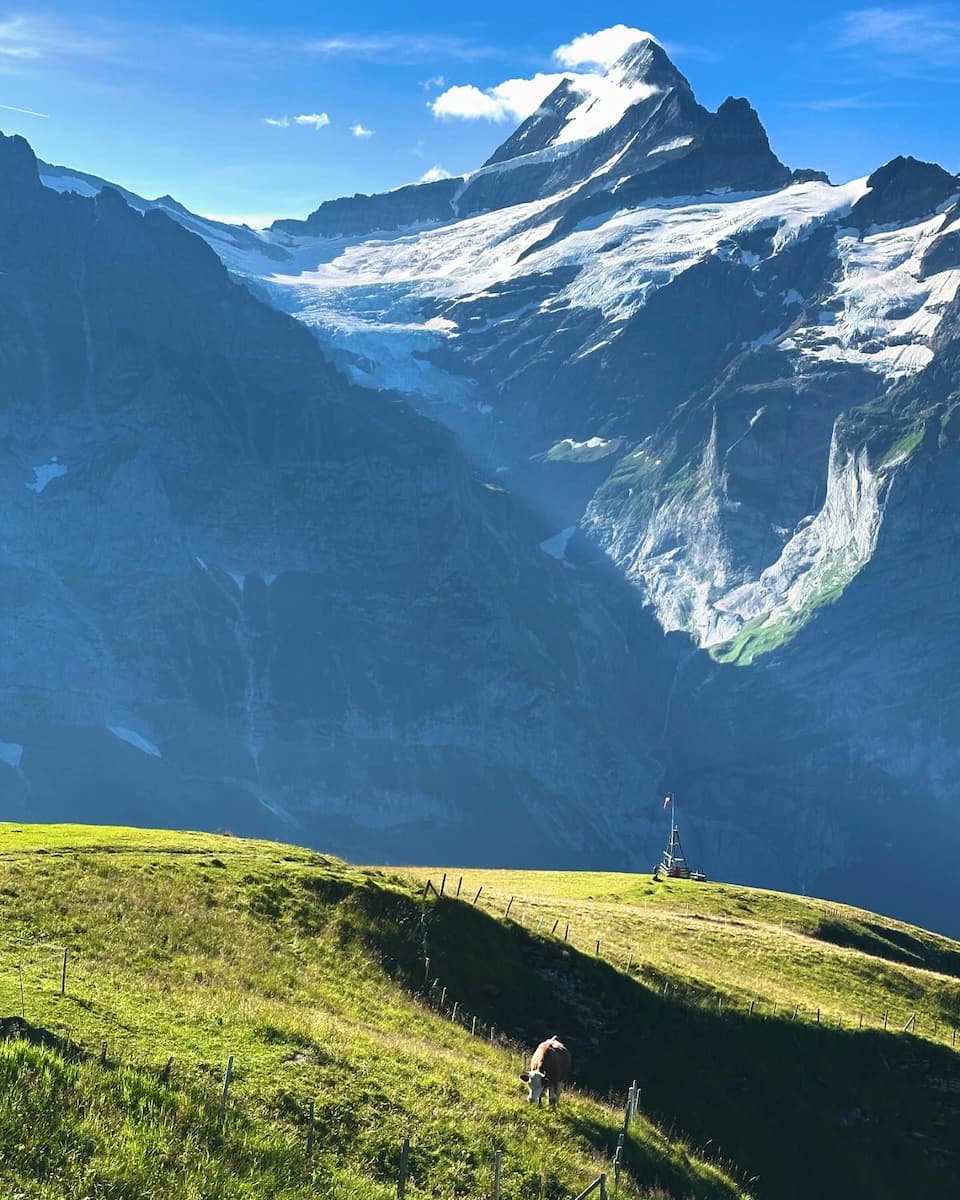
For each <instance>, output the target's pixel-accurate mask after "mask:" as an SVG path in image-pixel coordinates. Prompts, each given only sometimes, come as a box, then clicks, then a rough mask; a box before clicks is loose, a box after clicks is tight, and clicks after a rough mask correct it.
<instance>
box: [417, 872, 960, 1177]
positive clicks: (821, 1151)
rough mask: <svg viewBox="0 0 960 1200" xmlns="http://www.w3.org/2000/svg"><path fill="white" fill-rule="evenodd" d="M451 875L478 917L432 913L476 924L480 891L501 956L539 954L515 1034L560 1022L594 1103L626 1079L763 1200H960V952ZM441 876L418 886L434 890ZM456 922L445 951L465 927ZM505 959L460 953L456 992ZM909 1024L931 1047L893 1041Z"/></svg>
mask: <svg viewBox="0 0 960 1200" xmlns="http://www.w3.org/2000/svg"><path fill="white" fill-rule="evenodd" d="M446 871H447V876H448V887H450V886H452V887H453V889H454V890H455V888H456V886H457V883H458V882H459V879H460V876H461V874H462V875H463V884H462V892H461V894H462V895H463V896H466V897H467V902H466V904H465V905H464V904H457V903H451V902H449V901H447V902H438V905H437V908H438V912H445V913H454V912H455V911H456V910H457V909H462V908H467V909H470V908H471V902H472V901H473V898H474V896H475V895H476V891H477V889H478V888H479V887H481V886H482V888H483V891H482V893H481V895H480V899H479V902H478V905H477V907H478V908H485V909H486V916H487V917H493V918H494V919H495V921H496V922H497V924H499V925H500V926H501V928H502V929H504V930H509V931H510V932H511V933H512V937H511V938H505V939H504V940H505V942H506V945H507V946H515V947H517V946H519V947H532V949H529V950H527V951H526V953H527V954H528V955H532V956H533V957H534V958H535V959H536V958H537V957H540V962H541V964H542V973H543V974H544V975H545V976H546V979H547V981H548V984H547V986H546V987H544V988H542V989H541V990H540V992H539V993H537V994H536V995H535V996H534V997H533V998H532V999H531V1000H530V1001H528V1002H527V1003H526V1004H525V1003H524V1001H525V997H523V996H518V997H516V998H515V1000H514V1002H513V1008H514V1017H513V1019H514V1020H515V1021H516V1022H517V1023H518V1025H519V1026H520V1027H521V1028H524V1027H525V1023H526V1022H529V1021H530V1019H531V1017H532V1013H533V1012H536V1013H539V1014H543V1013H544V1012H552V1013H555V1014H556V1019H557V1020H558V1021H559V1020H562V1021H564V1022H565V1023H566V1024H565V1026H564V1027H565V1028H567V1029H568V1030H569V1031H570V1032H571V1037H573V1036H574V1033H575V1036H576V1041H577V1042H578V1043H580V1044H583V1043H590V1042H592V1059H591V1063H590V1070H591V1084H592V1086H598V1087H600V1088H601V1089H603V1088H607V1087H615V1086H616V1081H617V1080H618V1079H619V1078H620V1077H621V1075H622V1072H623V1069H624V1067H625V1066H627V1067H629V1070H630V1073H632V1074H635V1075H636V1076H637V1077H638V1078H639V1079H640V1080H641V1083H642V1085H643V1086H644V1104H645V1106H646V1108H647V1111H648V1112H649V1114H650V1115H651V1116H653V1117H654V1118H655V1119H656V1120H658V1121H660V1122H662V1123H665V1124H667V1125H670V1124H671V1123H673V1124H675V1127H676V1128H677V1129H678V1130H682V1131H683V1133H684V1136H685V1137H687V1138H688V1139H690V1140H692V1141H693V1143H694V1144H695V1145H700V1146H703V1145H705V1144H707V1143H708V1142H709V1144H710V1145H711V1146H720V1147H721V1148H722V1152H723V1155H724V1156H725V1158H729V1159H730V1160H731V1161H732V1162H734V1163H736V1164H737V1167H738V1168H739V1169H740V1171H741V1175H742V1177H743V1178H744V1179H745V1180H746V1181H747V1182H748V1183H749V1185H750V1186H751V1188H754V1189H755V1191H756V1194H757V1195H758V1196H765V1197H782V1198H790V1200H801V1198H806V1197H829V1196H839V1197H854V1196H856V1197H860V1196H870V1197H871V1200H881V1198H884V1197H890V1198H891V1200H893V1198H894V1197H899V1196H901V1195H904V1194H923V1193H924V1189H926V1188H929V1189H931V1190H932V1191H933V1192H934V1193H935V1192H936V1191H937V1190H938V1189H944V1191H945V1194H952V1193H953V1192H956V1193H957V1194H960V1149H958V1148H960V1055H958V1052H957V1050H956V1049H954V1048H953V1046H952V1044H951V1029H952V1028H953V1027H955V1026H958V1025H960V945H958V943H956V942H953V941H951V940H950V939H948V938H943V937H940V936H938V935H935V934H931V933H928V932H926V931H924V930H919V929H916V928H914V927H911V926H908V925H904V924H903V923H901V922H898V921H895V920H890V919H888V918H883V917H878V916H877V915H875V914H872V913H867V912H864V911H861V910H857V909H852V908H848V907H845V906H838V905H833V904H828V903H825V902H822V901H817V900H813V899H807V898H801V897H796V896H788V895H781V894H778V893H772V892H765V891H756V890H753V889H748V888H739V887H734V886H730V885H725V884H712V883H707V884H697V883H692V882H690V883H683V882H679V881H671V882H667V883H662V884H657V885H655V884H653V883H652V881H651V878H650V876H649V875H627V874H606V875H605V874H596V873H557V874H554V873H550V872H524V871H491V870H477V871H466V872H462V873H461V872H460V871H459V870H457V869H456V868H446ZM442 873H443V869H442V868H431V869H422V870H418V871H415V872H412V876H413V877H414V878H417V879H418V880H421V879H425V878H432V879H433V881H434V882H435V883H439V882H440V880H441V877H442ZM511 897H512V898H513V903H512V904H511V905H510V916H509V918H508V919H507V920H506V921H504V913H505V911H506V907H507V905H508V903H509V902H510V899H511ZM449 919H450V922H451V928H450V934H449V936H450V937H451V939H452V938H453V937H454V936H456V934H455V933H454V930H462V929H463V928H464V927H471V926H470V923H469V922H468V921H467V920H466V919H465V918H464V917H463V916H462V915H461V916H460V917H459V918H458V919H457V920H456V921H454V919H453V917H451V918H449ZM483 920H484V918H483V917H481V914H479V913H478V914H477V921H478V922H483ZM554 922H556V923H557V924H556V933H555V934H554V933H552V930H553V929H554ZM486 923H487V924H488V923H489V921H487V922H486ZM568 924H569V928H570V933H569V937H570V943H567V944H564V943H563V942H562V938H563V935H564V932H565V930H566V926H567V925H568ZM484 927H485V926H484V925H483V924H482V923H481V924H478V926H477V929H478V930H479V929H482V928H484ZM538 927H539V932H538ZM438 937H439V931H435V934H434V940H435V942H436V940H437V939H438ZM477 939H478V941H479V933H478V934H477ZM598 940H599V941H600V953H599V955H597V953H596V943H597V941H598ZM571 943H572V945H571ZM538 948H539V949H538ZM494 953H496V954H499V955H500V956H501V960H503V955H504V948H503V945H502V944H500V945H498V946H494V945H492V944H487V945H482V949H481V950H479V951H478V953H477V955H476V957H475V958H473V959H468V958H467V956H466V955H464V954H460V955H457V956H456V962H457V964H458V972H459V973H458V975H457V976H456V977H455V979H454V981H453V985H454V987H455V988H456V991H457V993H458V994H467V995H469V994H476V992H477V991H478V990H481V989H482V987H483V961H482V960H483V956H484V955H488V956H489V955H491V954H494ZM451 957H453V956H452V955H451ZM628 966H629V971H628ZM664 985H666V987H665V986H664ZM751 1005H753V1012H752V1013H751V1011H750V1010H751ZM798 1005H799V1011H798V1016H797V1019H796V1020H795V1019H793V1013H794V1011H795V1009H796V1008H797V1006H798ZM775 1006H776V1007H775ZM818 1008H819V1009H820V1010H821V1011H820V1021H819V1023H818V1021H817V1009H818ZM860 1012H863V1013H864V1016H865V1021H864V1026H863V1028H862V1029H860V1028H859V1024H858V1015H859V1013H860ZM884 1013H889V1021H888V1027H889V1029H890V1031H891V1032H883V1031H882V1023H883V1016H884ZM914 1014H915V1015H916V1021H917V1025H916V1029H917V1034H918V1036H915V1035H913V1034H909V1033H908V1034H903V1033H900V1032H899V1028H900V1026H902V1024H903V1023H905V1022H906V1020H907V1019H908V1018H909V1017H910V1016H911V1015H914ZM838 1021H839V1022H841V1023H840V1024H839V1026H838ZM894 1021H897V1022H899V1023H900V1024H899V1025H898V1026H897V1027H896V1028H897V1029H898V1032H893V1030H894V1028H895V1025H894Z"/></svg>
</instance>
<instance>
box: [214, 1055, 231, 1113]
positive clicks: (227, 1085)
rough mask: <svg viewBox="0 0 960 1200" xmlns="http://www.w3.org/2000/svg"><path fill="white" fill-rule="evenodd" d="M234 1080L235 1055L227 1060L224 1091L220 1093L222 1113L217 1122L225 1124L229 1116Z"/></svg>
mask: <svg viewBox="0 0 960 1200" xmlns="http://www.w3.org/2000/svg"><path fill="white" fill-rule="evenodd" d="M232 1079H233V1055H232V1054H231V1055H229V1056H228V1058H227V1069H226V1070H225V1071H224V1073H223V1090H222V1091H221V1093H220V1113H219V1115H218V1117H217V1120H218V1121H219V1122H220V1124H221V1125H222V1124H223V1119H224V1117H225V1116H226V1115H227V1094H228V1092H229V1091H230V1081H231V1080H232Z"/></svg>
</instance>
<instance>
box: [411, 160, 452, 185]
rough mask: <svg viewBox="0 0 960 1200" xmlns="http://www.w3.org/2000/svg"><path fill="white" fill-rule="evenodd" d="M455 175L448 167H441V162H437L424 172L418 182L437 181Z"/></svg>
mask: <svg viewBox="0 0 960 1200" xmlns="http://www.w3.org/2000/svg"><path fill="white" fill-rule="evenodd" d="M452 178H453V175H452V174H451V173H450V172H449V171H448V170H447V169H446V167H441V166H440V164H439V163H435V164H434V165H433V166H432V167H431V168H430V170H429V171H424V173H423V174H422V175H421V176H420V178H419V179H418V180H417V182H418V183H436V182H437V180H438V179H452Z"/></svg>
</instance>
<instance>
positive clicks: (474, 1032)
mask: <svg viewBox="0 0 960 1200" xmlns="http://www.w3.org/2000/svg"><path fill="white" fill-rule="evenodd" d="M470 1034H471V1036H472V1037H476V1036H477V1018H476V1017H474V1018H473V1024H472V1025H471V1026H470Z"/></svg>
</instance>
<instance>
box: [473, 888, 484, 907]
mask: <svg viewBox="0 0 960 1200" xmlns="http://www.w3.org/2000/svg"><path fill="white" fill-rule="evenodd" d="M482 891H483V884H482V883H481V884H480V886H479V887H478V888H477V894H476V895H475V896H474V898H473V902H474V904H476V902H477V901H478V900H479V899H480V893H481V892H482Z"/></svg>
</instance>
